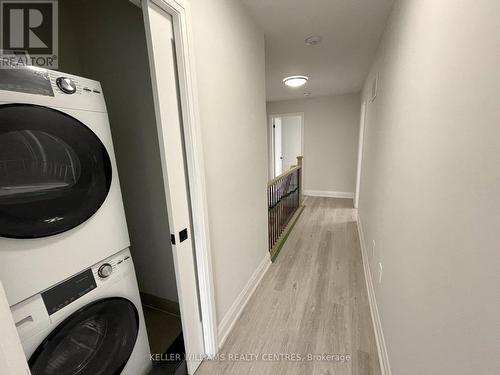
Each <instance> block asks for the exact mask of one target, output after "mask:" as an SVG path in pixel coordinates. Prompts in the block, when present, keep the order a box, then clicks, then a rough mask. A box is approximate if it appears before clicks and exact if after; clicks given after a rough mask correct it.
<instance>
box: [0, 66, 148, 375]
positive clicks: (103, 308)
mask: <svg viewBox="0 0 500 375" xmlns="http://www.w3.org/2000/svg"><path fill="white" fill-rule="evenodd" d="M129 245H130V243H129V237H128V232H127V226H126V220H125V213H124V209H123V203H122V196H121V192H120V185H119V180H118V174H117V168H116V162H115V157H114V152H113V144H112V139H111V131H110V126H109V121H108V115H107V111H106V105H105V102H104V97H103V94H102V90H101V87H100V84H99V82H96V81H93V80H89V79H85V78H81V77H76V76H71V75H68V74H62V73H60V72H55V71H50V70H45V69H40V68H29V67H24V68H12V69H2V71H1V72H0V280H1V281H2V283H3V284H4V287H5V291H6V294H7V298H8V301H9V304H10V306H11V311H12V314H13V317H14V321H15V323H16V327H17V330H18V333H19V336H20V338H21V342H22V344H23V349H24V351H25V354H26V357H27V358H28V363H29V365H30V369H31V371H32V374H33V375H37V374H79V375H109V374H127V375H140V374H144V373H146V372H147V371H148V370H149V368H150V366H151V362H150V355H149V345H148V340H147V334H146V327H145V323H144V317H143V313H142V307H141V302H140V298H139V290H138V287H137V281H136V277H135V273H134V266H133V262H132V259H131V256H130V252H129V250H128V247H129Z"/></svg>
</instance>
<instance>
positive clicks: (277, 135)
mask: <svg viewBox="0 0 500 375" xmlns="http://www.w3.org/2000/svg"><path fill="white" fill-rule="evenodd" d="M273 140H274V177H276V176H279V175H280V174H282V173H283V150H282V143H281V141H282V137H281V117H275V118H274V119H273Z"/></svg>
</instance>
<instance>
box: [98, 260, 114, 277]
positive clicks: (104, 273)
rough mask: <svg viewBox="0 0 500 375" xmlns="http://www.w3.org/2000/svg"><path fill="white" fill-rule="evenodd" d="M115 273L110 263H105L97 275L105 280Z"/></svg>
mask: <svg viewBox="0 0 500 375" xmlns="http://www.w3.org/2000/svg"><path fill="white" fill-rule="evenodd" d="M112 272H113V267H112V266H111V264H109V263H104V264H102V265H101V266H100V267H99V270H98V271H97V274H98V275H99V277H101V278H103V279H105V278H107V277H109V276H110V275H111V273H112Z"/></svg>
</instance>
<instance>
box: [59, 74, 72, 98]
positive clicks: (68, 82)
mask: <svg viewBox="0 0 500 375" xmlns="http://www.w3.org/2000/svg"><path fill="white" fill-rule="evenodd" d="M56 83H57V87H59V88H60V89H61V91H62V92H64V93H66V94H74V93H75V92H76V83H75V81H73V80H72V79H71V78H68V77H59V78H58V79H56Z"/></svg>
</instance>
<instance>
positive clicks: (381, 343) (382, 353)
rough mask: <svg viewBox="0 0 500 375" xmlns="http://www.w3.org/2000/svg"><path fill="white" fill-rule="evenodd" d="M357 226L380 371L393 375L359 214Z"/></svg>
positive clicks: (384, 374) (383, 374)
mask: <svg viewBox="0 0 500 375" xmlns="http://www.w3.org/2000/svg"><path fill="white" fill-rule="evenodd" d="M357 224H358V225H357V226H358V233H359V242H360V245H361V256H362V258H363V269H364V271H365V281H366V289H367V291H368V302H369V303H370V312H371V316H372V322H373V329H374V331H375V341H376V342H377V351H378V358H379V361H380V370H381V374H382V375H391V374H392V373H391V365H390V363H389V356H388V354H387V347H386V345H385V339H384V332H383V330H382V322H381V321H380V314H379V311H378V306H377V300H376V298H375V291H374V289H373V279H372V275H371V271H370V262H369V261H368V252H367V248H366V242H365V236H364V232H363V226H362V224H361V220H360V217H359V213H358V214H357Z"/></svg>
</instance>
